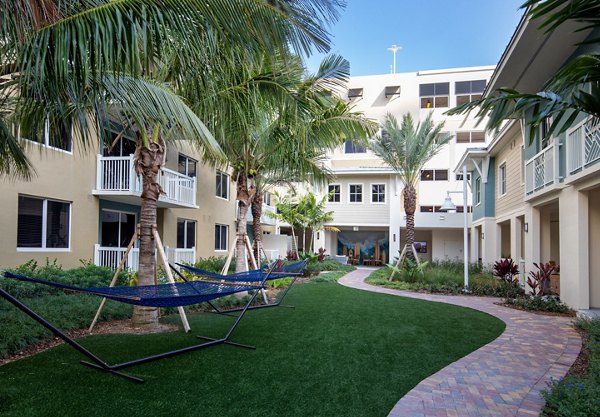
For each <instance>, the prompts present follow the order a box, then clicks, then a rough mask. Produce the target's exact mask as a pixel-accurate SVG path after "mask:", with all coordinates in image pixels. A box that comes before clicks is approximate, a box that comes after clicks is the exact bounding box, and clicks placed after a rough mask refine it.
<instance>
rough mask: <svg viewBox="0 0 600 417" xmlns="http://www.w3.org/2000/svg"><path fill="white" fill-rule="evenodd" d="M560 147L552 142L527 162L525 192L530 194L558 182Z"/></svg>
mask: <svg viewBox="0 0 600 417" xmlns="http://www.w3.org/2000/svg"><path fill="white" fill-rule="evenodd" d="M557 149H558V147H557V146H556V145H555V144H551V145H549V146H548V147H546V148H544V149H542V151H541V152H539V153H538V154H537V155H535V156H534V157H533V158H531V159H530V160H528V161H527V162H525V194H526V195H529V194H532V193H534V192H536V191H539V190H541V189H542V188H545V187H548V186H550V185H552V184H554V183H555V182H556V174H557V173H558V169H557V166H556V164H557V163H558V155H557Z"/></svg>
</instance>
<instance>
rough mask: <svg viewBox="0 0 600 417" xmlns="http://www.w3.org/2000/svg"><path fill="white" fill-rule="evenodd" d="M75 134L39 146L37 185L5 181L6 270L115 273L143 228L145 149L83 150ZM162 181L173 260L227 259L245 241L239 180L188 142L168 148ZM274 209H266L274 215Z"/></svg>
mask: <svg viewBox="0 0 600 417" xmlns="http://www.w3.org/2000/svg"><path fill="white" fill-rule="evenodd" d="M114 128H115V129H114V130H115V132H117V131H118V130H119V129H117V128H116V127H114ZM67 130H68V129H62V131H60V132H55V133H54V134H53V133H51V131H52V129H49V128H48V126H46V128H45V131H44V132H43V134H42V133H41V132H40V134H41V135H43V137H40V138H37V142H39V144H38V143H34V142H31V143H30V144H29V146H28V154H29V157H30V158H31V161H32V163H33V166H34V167H35V169H36V170H37V174H36V175H35V177H34V178H33V179H32V180H31V181H11V180H9V179H7V178H2V179H1V182H0V190H1V192H2V196H3V197H2V199H1V200H0V210H1V212H2V216H1V218H0V230H1V231H2V237H3V238H2V240H1V241H0V265H2V266H3V267H12V266H16V265H19V264H22V263H24V262H27V261H28V260H30V259H34V260H35V261H37V262H38V263H39V264H42V265H43V264H45V262H46V260H49V261H50V262H52V261H54V260H55V259H56V261H57V262H58V263H59V264H61V265H63V266H64V267H76V266H79V265H81V262H80V261H81V260H84V261H92V262H94V263H95V264H98V265H105V266H112V267H115V266H116V265H118V263H119V261H120V260H121V258H122V256H123V254H124V252H125V248H126V247H127V245H128V243H129V241H130V239H131V237H132V235H133V233H134V231H135V228H136V224H137V223H138V221H139V218H140V198H139V197H140V194H141V179H140V178H139V177H138V176H137V175H136V174H135V172H134V170H133V151H134V149H135V143H134V142H133V141H132V140H131V139H130V138H128V137H127V136H126V135H125V136H123V137H121V138H120V139H119V140H117V141H116V142H113V143H112V146H110V148H107V147H102V148H100V147H97V148H95V149H89V148H88V149H83V148H82V147H81V144H80V143H79V142H78V141H77V140H75V141H73V140H72V135H71V132H67ZM21 133H22V136H23V137H27V136H26V135H27V134H26V133H25V132H21ZM114 137H115V138H116V133H114ZM26 142H27V141H26ZM159 183H160V184H161V187H162V189H163V190H164V194H163V195H161V197H160V199H159V201H158V225H157V226H158V231H159V233H160V236H161V238H162V241H163V244H164V245H165V246H166V247H167V255H168V257H169V259H170V260H171V261H173V262H181V261H185V262H193V261H194V260H195V259H197V258H199V257H208V256H215V255H216V256H221V255H227V253H228V251H229V249H230V248H231V245H233V244H234V241H235V213H236V206H235V188H234V187H232V181H231V178H230V175H229V174H228V173H227V172H226V171H224V170H219V169H215V168H213V167H209V166H207V165H205V164H202V163H201V162H200V161H199V158H198V152H197V151H196V150H195V149H194V147H193V146H191V145H190V144H189V143H185V142H181V143H175V144H169V145H168V152H167V158H166V165H165V167H164V168H163V169H162V171H161V172H160V175H159ZM270 209H271V210H272V208H270V206H268V205H266V207H265V210H264V211H266V210H270ZM265 222H266V223H269V222H272V220H270V219H267V218H265ZM273 227H274V226H273ZM137 260H138V252H137V249H136V248H134V249H133V250H132V251H131V253H130V255H129V257H128V260H127V264H126V265H127V266H128V267H129V268H133V269H135V268H136V267H137Z"/></svg>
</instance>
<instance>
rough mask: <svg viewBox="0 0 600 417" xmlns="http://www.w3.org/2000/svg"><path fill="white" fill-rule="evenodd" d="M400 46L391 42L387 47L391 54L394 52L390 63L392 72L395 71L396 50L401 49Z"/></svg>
mask: <svg viewBox="0 0 600 417" xmlns="http://www.w3.org/2000/svg"><path fill="white" fill-rule="evenodd" d="M401 49H402V47H401V46H398V45H396V44H393V45H392V46H391V47H390V48H388V49H387V50H388V51H391V52H392V54H394V63H393V65H392V74H395V73H396V52H398V51H399V50H401Z"/></svg>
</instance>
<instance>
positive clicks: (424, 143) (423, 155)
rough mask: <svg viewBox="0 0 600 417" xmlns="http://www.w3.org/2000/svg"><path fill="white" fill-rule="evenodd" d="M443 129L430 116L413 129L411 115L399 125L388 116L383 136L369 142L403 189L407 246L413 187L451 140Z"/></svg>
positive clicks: (411, 241)
mask: <svg viewBox="0 0 600 417" xmlns="http://www.w3.org/2000/svg"><path fill="white" fill-rule="evenodd" d="M443 127H444V123H443V122H442V123H439V124H437V125H435V124H434V123H433V121H432V115H431V113H430V114H429V115H428V116H427V118H426V119H425V120H424V121H423V122H420V123H417V125H416V126H415V124H414V122H413V118H412V116H411V115H410V113H406V114H404V115H403V116H402V122H401V123H400V124H399V123H398V120H397V119H396V117H395V116H393V115H391V114H387V115H386V117H385V119H384V121H383V124H382V131H383V132H384V133H382V134H381V135H378V136H377V137H376V138H375V139H374V140H372V141H370V142H369V147H370V149H371V150H372V151H373V152H374V153H375V154H376V155H377V156H379V157H380V158H381V159H382V160H383V161H384V162H385V163H386V164H387V165H389V166H390V167H391V168H392V169H393V170H394V171H396V173H397V174H398V177H399V178H400V182H401V183H402V185H403V187H404V188H403V190H402V198H403V200H404V212H405V214H406V246H407V247H411V246H412V245H413V244H414V243H415V209H416V204H417V191H416V188H415V187H416V185H417V183H418V181H419V179H420V177H421V169H422V168H423V166H424V165H425V163H427V161H429V160H430V159H431V158H433V157H434V156H435V155H436V154H437V153H438V152H439V151H440V149H441V148H442V147H443V146H444V145H445V144H446V143H448V141H449V140H450V138H451V135H450V134H449V133H442V128H443ZM409 254H410V252H409ZM409 256H411V255H409Z"/></svg>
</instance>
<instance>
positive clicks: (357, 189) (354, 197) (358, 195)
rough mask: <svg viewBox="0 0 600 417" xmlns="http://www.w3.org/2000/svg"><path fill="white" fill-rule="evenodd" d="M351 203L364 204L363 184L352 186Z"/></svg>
mask: <svg viewBox="0 0 600 417" xmlns="http://www.w3.org/2000/svg"><path fill="white" fill-rule="evenodd" d="M349 190H350V193H349V201H350V202H351V203H362V184H350V186H349Z"/></svg>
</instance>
